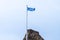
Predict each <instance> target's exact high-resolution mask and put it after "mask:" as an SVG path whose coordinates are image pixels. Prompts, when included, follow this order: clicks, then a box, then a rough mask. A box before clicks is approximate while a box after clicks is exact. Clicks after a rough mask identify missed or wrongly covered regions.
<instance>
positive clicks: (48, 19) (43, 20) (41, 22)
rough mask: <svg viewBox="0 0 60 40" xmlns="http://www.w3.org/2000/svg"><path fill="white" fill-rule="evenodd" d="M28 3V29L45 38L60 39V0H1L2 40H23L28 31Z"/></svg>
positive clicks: (0, 38)
mask: <svg viewBox="0 0 60 40" xmlns="http://www.w3.org/2000/svg"><path fill="white" fill-rule="evenodd" d="M26 5H28V6H29V7H34V8H36V10H35V11H34V12H30V11H29V12H28V29H33V30H36V31H38V32H39V34H40V35H41V36H42V37H43V38H44V39H45V40H60V31H59V30H60V0H0V40H23V38H24V35H25V33H26V13H27V12H26Z"/></svg>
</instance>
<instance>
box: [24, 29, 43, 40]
mask: <svg viewBox="0 0 60 40" xmlns="http://www.w3.org/2000/svg"><path fill="white" fill-rule="evenodd" d="M27 31H28V40H44V39H43V38H42V37H41V36H40V35H39V32H37V31H34V30H32V29H28V30H27ZM23 40H26V35H25V37H24V39H23Z"/></svg>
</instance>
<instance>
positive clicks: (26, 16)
mask: <svg viewBox="0 0 60 40" xmlns="http://www.w3.org/2000/svg"><path fill="white" fill-rule="evenodd" d="M26 7H28V5H26ZM26 40H28V10H26Z"/></svg>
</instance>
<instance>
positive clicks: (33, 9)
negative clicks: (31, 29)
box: [27, 7, 35, 11]
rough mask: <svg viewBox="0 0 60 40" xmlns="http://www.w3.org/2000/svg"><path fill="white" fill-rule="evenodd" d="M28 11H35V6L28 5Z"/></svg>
mask: <svg viewBox="0 0 60 40" xmlns="http://www.w3.org/2000/svg"><path fill="white" fill-rule="evenodd" d="M27 11H35V8H31V7H27Z"/></svg>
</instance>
